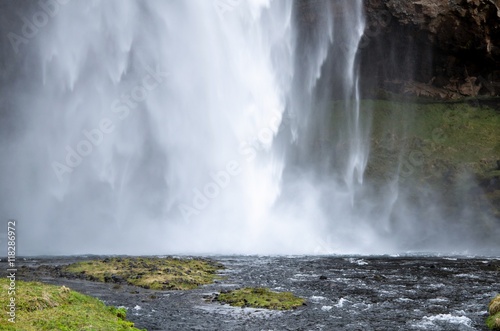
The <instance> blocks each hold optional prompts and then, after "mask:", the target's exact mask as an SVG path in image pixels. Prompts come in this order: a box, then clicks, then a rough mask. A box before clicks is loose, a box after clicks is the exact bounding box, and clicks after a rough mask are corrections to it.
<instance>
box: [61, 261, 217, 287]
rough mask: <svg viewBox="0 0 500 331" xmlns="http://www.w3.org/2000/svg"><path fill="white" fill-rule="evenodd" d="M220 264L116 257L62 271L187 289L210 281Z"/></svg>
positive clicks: (140, 285) (89, 277)
mask: <svg viewBox="0 0 500 331" xmlns="http://www.w3.org/2000/svg"><path fill="white" fill-rule="evenodd" d="M222 268H223V266H222V265H221V264H219V263H216V262H213V261H209V260H202V259H178V258H157V257H127V258H120V257H116V258H107V259H102V260H91V261H82V262H77V263H73V264H70V265H68V266H66V267H65V268H64V272H65V273H69V274H72V275H74V276H78V277H82V278H85V279H88V280H94V281H100V282H108V283H126V284H129V285H135V286H139V287H143V288H146V289H153V290H189V289H194V288H196V287H198V286H200V285H204V284H210V283H212V282H213V281H214V279H215V278H216V277H217V275H216V273H217V271H218V270H219V269H222Z"/></svg>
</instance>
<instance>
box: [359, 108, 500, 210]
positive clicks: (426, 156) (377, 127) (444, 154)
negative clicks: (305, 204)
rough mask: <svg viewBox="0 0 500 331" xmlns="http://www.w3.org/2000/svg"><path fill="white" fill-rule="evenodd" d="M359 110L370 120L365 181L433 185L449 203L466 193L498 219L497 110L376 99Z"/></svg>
mask: <svg viewBox="0 0 500 331" xmlns="http://www.w3.org/2000/svg"><path fill="white" fill-rule="evenodd" d="M360 109H361V113H362V114H363V115H364V116H362V117H364V118H371V119H372V124H371V134H370V143H371V146H370V157H369V160H368V164H367V168H366V172H365V178H366V179H367V181H371V182H375V183H380V184H382V185H383V184H384V183H386V182H387V181H388V180H390V181H392V180H396V181H399V182H400V183H405V182H406V183H409V184H410V185H409V186H408V187H415V186H417V187H433V188H434V189H437V190H438V191H439V192H440V193H441V195H442V196H443V197H446V199H448V200H449V201H454V200H453V199H454V198H455V197H463V196H469V197H470V199H469V200H470V201H471V203H473V204H475V208H478V210H491V212H492V213H493V215H496V216H498V217H500V204H499V203H500V190H498V189H495V188H494V187H493V186H491V185H490V183H492V182H494V181H495V180H497V179H500V171H499V170H497V163H496V162H497V160H500V141H499V139H498V137H499V132H500V112H499V111H498V109H494V108H492V107H490V106H486V105H482V106H480V107H479V106H477V105H473V104H470V103H465V102H463V103H445V102H442V103H408V102H391V101H380V100H363V101H362V102H361V105H360ZM471 179H475V181H471ZM474 182H475V183H479V186H480V187H481V188H482V190H481V192H480V193H474V192H476V191H478V190H477V189H476V187H475V186H474V185H472V184H473V183H474ZM382 185H380V187H383V186H382ZM475 190H476V191H475ZM457 201H459V200H457ZM485 206H487V207H485Z"/></svg>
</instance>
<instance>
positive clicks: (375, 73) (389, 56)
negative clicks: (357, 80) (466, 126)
mask: <svg viewBox="0 0 500 331" xmlns="http://www.w3.org/2000/svg"><path fill="white" fill-rule="evenodd" d="M364 4H365V12H366V20H367V29H366V31H365V37H364V39H365V40H364V43H362V46H363V45H365V47H364V48H362V49H361V52H360V55H361V59H362V71H363V73H364V75H365V76H366V77H368V79H367V80H368V81H370V82H369V83H367V84H365V87H367V88H365V89H366V90H370V88H372V89H373V86H378V87H380V86H382V87H383V88H385V89H388V90H391V87H390V86H388V85H390V84H388V82H394V81H400V82H402V83H401V86H399V87H398V89H397V90H395V92H399V93H404V94H414V95H424V96H426V94H429V96H430V97H433V98H437V99H457V98H462V97H476V96H499V95H500V0H413V1H400V0H366V1H365V2H364ZM366 46H368V47H366ZM419 84H424V85H423V86H419ZM408 85H411V87H412V89H408Z"/></svg>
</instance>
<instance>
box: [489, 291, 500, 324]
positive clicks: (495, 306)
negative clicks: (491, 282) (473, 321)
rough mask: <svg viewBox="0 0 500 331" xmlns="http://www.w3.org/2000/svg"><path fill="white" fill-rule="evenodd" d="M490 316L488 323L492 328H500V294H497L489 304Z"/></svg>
mask: <svg viewBox="0 0 500 331" xmlns="http://www.w3.org/2000/svg"><path fill="white" fill-rule="evenodd" d="M488 312H489V313H490V316H489V317H488V319H487V320H486V325H487V326H488V327H489V328H490V329H491V330H500V295H497V296H496V297H495V298H494V299H493V300H491V301H490V304H489V305H488Z"/></svg>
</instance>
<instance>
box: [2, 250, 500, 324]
mask: <svg viewBox="0 0 500 331" xmlns="http://www.w3.org/2000/svg"><path fill="white" fill-rule="evenodd" d="M212 258H213V259H214V260H217V261H220V262H222V263H223V264H224V265H225V266H226V267H227V269H226V270H224V271H223V275H224V276H226V278H225V279H224V280H221V281H219V282H218V283H216V284H212V285H208V286H205V287H202V288H200V289H197V290H193V291H186V292H178V291H160V292H159V291H150V290H144V289H137V288H133V287H128V286H122V287H120V288H118V289H117V288H113V286H112V284H99V283H91V282H87V281H82V280H76V279H73V280H71V279H64V278H58V277H55V276H54V273H53V272H52V273H51V271H50V268H39V269H37V270H35V269H33V268H34V267H36V266H39V265H40V264H50V265H59V264H66V263H69V262H72V261H74V260H80V259H82V258H81V257H79V258H74V257H72V258H62V257H61V258H43V259H41V258H40V259H28V260H25V261H24V262H23V263H24V264H25V265H27V266H30V268H29V269H28V268H24V269H23V271H21V274H20V278H21V279H22V278H23V277H24V278H26V279H34V278H41V279H42V280H44V281H46V282H49V283H55V284H65V285H67V286H70V287H71V288H73V289H75V290H79V291H81V292H84V293H86V294H90V295H93V296H96V297H99V298H100V299H102V300H103V301H105V302H106V303H107V304H110V305H115V306H125V307H126V308H127V309H128V318H129V319H130V320H132V321H134V322H135V323H136V326H137V327H138V328H146V329H148V330H266V331H268V330H276V331H277V330H360V331H361V330H453V331H457V330H487V328H486V327H485V326H484V320H485V318H486V317H487V312H486V309H487V305H488V302H489V300H490V299H491V298H492V297H494V296H495V295H496V294H497V293H498V292H499V290H500V286H499V283H498V276H499V274H500V271H499V268H500V259H491V258H463V257H462V258H451V257H255V256H251V257H241V256H237V257H234V256H233V257H212ZM0 266H1V267H2V270H5V269H6V268H4V267H5V263H4V262H2V263H0ZM320 276H326V278H327V279H320ZM322 278H324V277H322ZM244 286H264V287H269V288H271V289H274V290H277V291H292V292H293V293H295V294H296V295H298V296H301V297H304V298H306V299H307V306H304V307H302V308H299V309H297V310H295V311H289V312H270V311H265V310H261V309H249V308H244V309H242V308H233V307H229V306H222V305H220V304H218V303H212V302H209V301H207V300H206V297H207V296H210V295H211V294H213V293H215V292H218V291H220V290H223V289H231V288H238V287H244Z"/></svg>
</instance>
